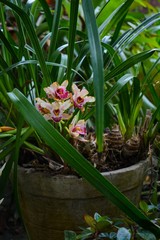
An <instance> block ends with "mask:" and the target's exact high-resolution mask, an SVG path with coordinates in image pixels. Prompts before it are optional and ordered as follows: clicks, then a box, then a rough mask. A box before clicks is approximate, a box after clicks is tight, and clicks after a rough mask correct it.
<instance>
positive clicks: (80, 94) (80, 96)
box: [72, 83, 95, 111]
mask: <svg viewBox="0 0 160 240" xmlns="http://www.w3.org/2000/svg"><path fill="white" fill-rule="evenodd" d="M72 91H73V93H74V94H73V97H72V98H73V102H74V106H75V107H77V108H79V109H81V110H82V111H84V105H85V104H86V103H87V102H94V101H95V98H94V97H91V96H87V95H88V91H87V89H85V88H83V89H82V90H80V89H79V88H78V87H77V86H76V84H74V83H73V85H72Z"/></svg>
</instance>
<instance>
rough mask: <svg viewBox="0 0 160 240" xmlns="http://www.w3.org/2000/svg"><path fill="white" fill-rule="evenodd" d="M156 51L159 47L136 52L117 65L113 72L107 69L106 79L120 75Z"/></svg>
mask: <svg viewBox="0 0 160 240" xmlns="http://www.w3.org/2000/svg"><path fill="white" fill-rule="evenodd" d="M155 51H159V49H152V50H147V51H144V52H141V53H138V54H136V55H135V56H132V57H130V58H128V59H127V60H126V61H124V62H123V63H121V64H119V65H118V66H117V67H115V68H114V69H113V70H112V71H111V72H109V73H107V72H108V71H107V69H106V71H105V80H106V81H108V80H109V79H111V78H113V77H115V76H118V75H119V74H121V73H123V72H124V71H126V70H128V69H129V68H130V67H133V66H134V65H135V64H137V63H139V62H142V61H144V60H146V59H147V58H149V57H150V56H152V54H153V53H154V52H155Z"/></svg>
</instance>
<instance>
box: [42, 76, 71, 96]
mask: <svg viewBox="0 0 160 240" xmlns="http://www.w3.org/2000/svg"><path fill="white" fill-rule="evenodd" d="M67 86H68V81H67V80H65V81H64V82H63V83H62V84H61V85H59V84H58V82H54V83H52V84H51V85H50V87H47V88H44V91H45V92H46V94H47V97H48V98H51V99H54V100H66V99H68V98H69V97H70V95H71V94H70V93H69V92H68V91H67V90H66V87H67Z"/></svg>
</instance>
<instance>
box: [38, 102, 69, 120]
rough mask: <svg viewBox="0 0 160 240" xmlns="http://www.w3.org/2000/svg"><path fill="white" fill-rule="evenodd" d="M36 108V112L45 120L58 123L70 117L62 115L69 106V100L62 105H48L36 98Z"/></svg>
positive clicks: (58, 103)
mask: <svg viewBox="0 0 160 240" xmlns="http://www.w3.org/2000/svg"><path fill="white" fill-rule="evenodd" d="M36 106H38V110H39V111H40V112H41V113H42V114H43V115H44V117H45V119H46V120H53V121H54V122H60V121H61V120H67V119H69V118H70V117H71V115H70V114H67V113H64V112H65V111H66V110H67V109H68V108H69V107H70V106H71V102H70V100H67V101H65V102H63V103H62V102H52V103H49V102H45V101H43V100H41V99H39V98H38V99H37V103H36Z"/></svg>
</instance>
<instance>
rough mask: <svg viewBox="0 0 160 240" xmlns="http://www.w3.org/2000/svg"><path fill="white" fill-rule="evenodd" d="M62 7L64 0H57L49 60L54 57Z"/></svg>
mask: <svg viewBox="0 0 160 240" xmlns="http://www.w3.org/2000/svg"><path fill="white" fill-rule="evenodd" d="M41 1H42V2H43V0H41ZM61 8H62V0H59V1H56V6H55V13H54V18H53V24H52V32H51V43H50V47H49V53H48V60H49V61H50V60H51V59H52V54H53V53H54V51H55V49H56V43H57V36H58V27H59V22H60V15H61Z"/></svg>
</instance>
